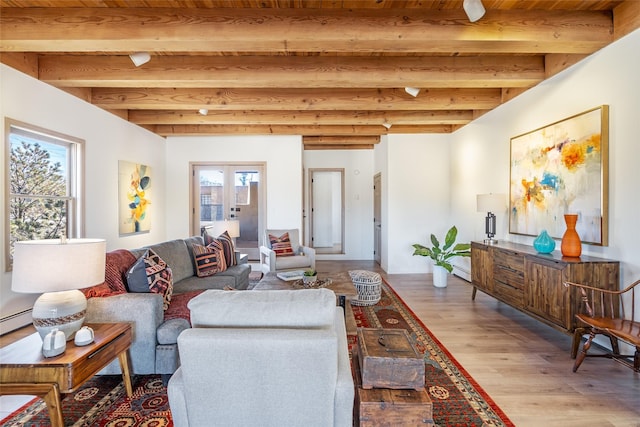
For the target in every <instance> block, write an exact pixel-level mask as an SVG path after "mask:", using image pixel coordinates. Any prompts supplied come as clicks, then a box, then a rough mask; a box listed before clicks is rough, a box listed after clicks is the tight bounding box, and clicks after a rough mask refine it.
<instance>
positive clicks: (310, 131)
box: [148, 125, 452, 136]
mask: <svg viewBox="0 0 640 427" xmlns="http://www.w3.org/2000/svg"><path fill="white" fill-rule="evenodd" d="M148 128H149V129H153V132H155V133H157V134H158V135H161V136H169V135H302V136H317V135H324V136H330V135H384V134H388V133H451V129H452V125H420V126H393V127H392V128H391V129H389V130H387V129H385V128H384V126H382V125H368V126H347V125H333V126H296V125H274V126H270V125H155V126H153V127H151V126H149V127H148Z"/></svg>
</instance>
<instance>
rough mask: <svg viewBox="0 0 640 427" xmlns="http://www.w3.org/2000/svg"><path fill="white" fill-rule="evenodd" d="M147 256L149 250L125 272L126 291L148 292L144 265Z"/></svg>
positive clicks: (145, 266) (147, 280) (145, 265)
mask: <svg viewBox="0 0 640 427" xmlns="http://www.w3.org/2000/svg"><path fill="white" fill-rule="evenodd" d="M148 256H149V249H147V250H146V251H145V252H144V254H143V255H142V256H141V257H140V258H138V260H137V261H136V262H134V263H133V265H132V266H131V268H129V271H127V289H128V290H129V292H150V290H149V279H148V278H147V264H146V258H147V257H148Z"/></svg>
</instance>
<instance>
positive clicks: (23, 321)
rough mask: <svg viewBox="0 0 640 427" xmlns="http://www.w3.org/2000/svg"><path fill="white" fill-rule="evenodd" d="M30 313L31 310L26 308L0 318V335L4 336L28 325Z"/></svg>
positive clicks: (30, 317)
mask: <svg viewBox="0 0 640 427" xmlns="http://www.w3.org/2000/svg"><path fill="white" fill-rule="evenodd" d="M31 311H32V309H30V308H28V309H26V310H23V311H19V312H17V313H14V314H11V315H9V316H5V317H2V318H0V335H4V334H6V333H9V332H11V331H14V330H16V329H19V328H22V327H23V326H26V325H28V324H30V323H31V321H32V315H31Z"/></svg>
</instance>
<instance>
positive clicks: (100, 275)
mask: <svg viewBox="0 0 640 427" xmlns="http://www.w3.org/2000/svg"><path fill="white" fill-rule="evenodd" d="M105 258H106V242H105V241H104V240H102V239H68V240H67V239H66V238H62V239H47V240H28V241H22V242H16V243H15V247H14V253H13V274H12V277H11V289H12V290H13V291H15V292H23V293H41V292H44V293H43V294H42V295H41V296H40V297H38V299H37V300H36V302H35V304H34V306H33V311H32V317H33V325H34V326H35V328H36V330H37V331H38V333H39V334H40V336H41V337H42V338H43V339H44V337H45V336H46V335H47V333H49V332H50V331H51V330H52V329H54V328H57V329H58V330H60V331H62V332H64V334H65V337H66V339H67V340H70V339H72V338H73V335H74V334H75V332H76V331H77V330H79V329H80V328H81V327H82V323H83V322H84V317H85V313H86V310H87V299H86V298H85V296H84V294H83V293H82V292H80V291H79V290H78V289H82V288H87V287H89V286H93V285H97V284H100V283H102V282H104V269H105Z"/></svg>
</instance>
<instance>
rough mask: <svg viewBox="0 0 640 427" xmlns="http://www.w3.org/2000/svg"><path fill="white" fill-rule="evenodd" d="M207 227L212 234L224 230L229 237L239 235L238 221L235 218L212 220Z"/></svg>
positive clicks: (219, 233)
mask: <svg viewBox="0 0 640 427" xmlns="http://www.w3.org/2000/svg"><path fill="white" fill-rule="evenodd" d="M210 227H211V228H209V230H210V232H211V234H212V235H214V236H219V235H221V234H222V233H224V232H225V231H226V232H227V233H229V236H230V237H234V238H235V237H240V221H238V220H236V219H231V220H229V219H225V220H224V221H214V222H213V224H211V226H210Z"/></svg>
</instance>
